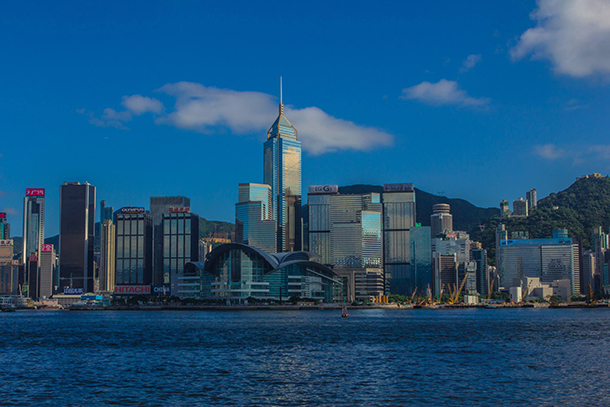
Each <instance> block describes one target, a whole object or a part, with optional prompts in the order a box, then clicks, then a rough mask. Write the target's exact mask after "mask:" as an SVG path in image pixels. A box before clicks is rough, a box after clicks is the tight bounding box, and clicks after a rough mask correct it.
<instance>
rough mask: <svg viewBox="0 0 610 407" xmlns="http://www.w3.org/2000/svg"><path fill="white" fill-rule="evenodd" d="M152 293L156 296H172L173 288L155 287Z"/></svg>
mask: <svg viewBox="0 0 610 407" xmlns="http://www.w3.org/2000/svg"><path fill="white" fill-rule="evenodd" d="M152 293H153V294H154V295H170V293H171V288H170V287H169V286H166V285H153V287H152Z"/></svg>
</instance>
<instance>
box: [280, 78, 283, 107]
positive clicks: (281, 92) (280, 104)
mask: <svg viewBox="0 0 610 407" xmlns="http://www.w3.org/2000/svg"><path fill="white" fill-rule="evenodd" d="M282 103H283V101H282V77H281V76H280V105H281V104H282Z"/></svg>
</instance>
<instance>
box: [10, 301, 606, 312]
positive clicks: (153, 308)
mask: <svg viewBox="0 0 610 407" xmlns="http://www.w3.org/2000/svg"><path fill="white" fill-rule="evenodd" d="M342 307H343V306H342V305H327V306H319V305H229V306H227V305H187V306H185V305H137V306H124V305H119V306H108V307H96V306H82V307H81V306H78V307H74V306H72V307H70V308H64V309H59V308H38V309H31V308H19V309H17V310H16V311H217V312H227V311H341V309H342ZM472 308H477V309H505V308H511V309H514V308H535V309H540V308H547V309H577V308H578V309H583V308H584V309H598V308H610V304H607V303H600V304H593V305H588V304H583V303H576V304H567V303H566V304H557V305H551V304H548V303H542V304H539V303H536V304H532V303H527V304H506V305H503V304H493V305H492V306H487V305H481V304H477V305H468V304H439V305H431V306H424V307H414V306H413V305H402V306H400V307H399V306H397V305H350V306H347V309H348V310H414V311H418V310H443V309H472Z"/></svg>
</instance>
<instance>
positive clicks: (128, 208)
mask: <svg viewBox="0 0 610 407" xmlns="http://www.w3.org/2000/svg"><path fill="white" fill-rule="evenodd" d="M121 213H146V208H141V207H135V206H126V207H124V208H121Z"/></svg>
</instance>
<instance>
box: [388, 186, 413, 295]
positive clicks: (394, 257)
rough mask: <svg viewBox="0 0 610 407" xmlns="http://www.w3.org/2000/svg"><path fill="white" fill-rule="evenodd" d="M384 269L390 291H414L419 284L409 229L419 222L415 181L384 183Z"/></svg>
mask: <svg viewBox="0 0 610 407" xmlns="http://www.w3.org/2000/svg"><path fill="white" fill-rule="evenodd" d="M382 202H383V247H384V257H383V263H384V265H383V271H384V278H385V287H386V294H400V295H407V294H411V293H410V292H409V291H411V292H412V291H413V288H414V287H415V283H414V281H412V275H411V253H410V249H411V245H410V239H409V230H410V229H411V228H412V227H413V226H415V189H414V188H413V184H385V185H384V186H383V196H382Z"/></svg>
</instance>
